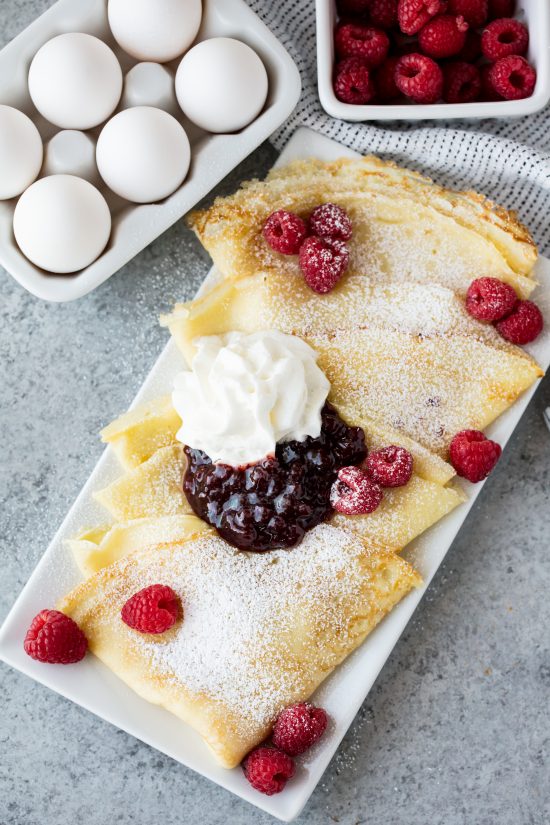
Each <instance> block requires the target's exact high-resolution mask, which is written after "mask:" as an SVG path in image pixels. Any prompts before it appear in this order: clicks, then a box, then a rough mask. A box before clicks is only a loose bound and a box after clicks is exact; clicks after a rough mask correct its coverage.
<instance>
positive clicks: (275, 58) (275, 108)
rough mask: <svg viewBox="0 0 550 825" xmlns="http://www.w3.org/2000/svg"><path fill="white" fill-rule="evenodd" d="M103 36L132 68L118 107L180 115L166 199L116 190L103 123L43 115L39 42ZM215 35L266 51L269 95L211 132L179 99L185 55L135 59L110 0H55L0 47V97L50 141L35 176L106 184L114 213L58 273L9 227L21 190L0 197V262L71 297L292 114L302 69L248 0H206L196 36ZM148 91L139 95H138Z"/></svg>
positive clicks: (40, 292)
mask: <svg viewBox="0 0 550 825" xmlns="http://www.w3.org/2000/svg"><path fill="white" fill-rule="evenodd" d="M77 31H78V32H86V33H88V34H92V35H94V36H96V37H99V38H100V39H101V40H103V41H104V42H105V43H107V45H108V46H110V48H111V49H112V50H113V51H114V53H115V54H116V56H117V58H118V60H119V62H120V64H121V67H122V71H123V74H124V76H125V78H126V75H128V73H130V76H129V78H128V83H127V84H126V83H125V86H124V91H123V96H122V99H121V102H120V104H119V106H118V108H117V109H116V110H115V113H113V114H116V112H119V111H121V110H122V109H124V108H128V107H129V106H134V105H157V106H158V107H159V108H162V109H164V110H165V111H168V112H169V113H170V114H172V115H173V116H175V117H176V118H177V120H178V121H179V122H180V123H181V124H182V126H183V127H184V129H185V131H186V133H187V135H188V137H189V141H190V144H191V167H190V170H189V173H188V175H187V177H186V179H185V181H184V182H183V184H182V185H181V186H180V187H179V189H177V190H176V191H175V192H174V193H173V194H172V195H170V196H169V197H168V198H166V199H165V200H163V201H161V202H158V203H154V204H146V205H137V204H134V203H130V202H129V201H125V200H123V199H122V198H120V197H119V196H118V195H115V194H114V193H113V192H111V191H110V190H109V189H108V187H107V186H106V185H105V184H104V183H103V181H102V180H101V178H100V177H99V174H98V171H97V167H96V165H95V158H94V149H95V143H96V141H97V138H98V136H99V133H100V132H101V129H102V127H103V125H104V124H101V126H98V127H97V128H95V129H91V130H89V131H87V132H80V133H73V134H72V135H71V134H70V133H67V132H65V133H64V134H60V133H61V132H63V131H64V130H60V129H58V128H57V127H55V126H53V125H52V124H51V123H49V122H48V121H46V120H45V119H44V118H43V117H42V116H41V115H40V114H39V113H38V112H37V110H36V108H35V107H34V106H33V104H32V101H31V99H30V95H29V91H28V85H27V76H28V70H29V66H30V64H31V62H32V59H33V57H34V55H35V54H36V52H37V51H38V49H39V48H40V47H41V46H42V45H43V44H44V43H46V42H47V41H48V40H50V39H51V38H53V37H55V36H56V35H59V34H63V33H65V32H77ZM212 37H235V38H237V39H239V40H242V41H244V42H246V43H247V44H248V45H249V46H251V47H252V48H253V49H254V50H255V51H256V52H257V53H258V55H259V56H260V58H261V60H262V62H263V63H264V66H265V67H266V70H267V73H268V78H269V91H268V97H267V101H266V103H265V106H264V108H263V110H262V112H261V113H260V114H259V116H258V117H257V118H256V119H255V120H254V121H253V122H252V123H250V124H249V125H248V126H246V127H245V128H244V129H242V130H240V131H239V132H236V133H232V134H212V133H208V132H205V131H203V130H201V129H199V128H198V127H197V126H195V125H194V124H192V123H190V121H189V120H188V119H187V118H185V116H184V115H183V113H182V111H181V109H180V108H179V107H178V106H177V103H176V101H175V94H174V91H173V80H174V76H175V72H176V69H177V66H178V65H179V62H180V60H181V57H180V58H178V59H176V60H174V61H172V62H170V63H166V64H163V65H162V67H161V66H160V65H159V66H158V68H153V67H150V68H149V69H145V70H144V69H143V67H139V68H138V69H135V71H134V72H132V70H133V69H134V67H135V66H136V64H138V63H139V62H140V61H138V60H136V59H134V58H132V57H131V56H130V55H128V54H126V52H124V51H123V50H122V49H121V48H120V47H119V46H118V45H117V43H116V42H115V40H114V38H113V36H112V34H111V31H110V28H109V24H108V20H107V0H59V2H57V3H56V4H55V5H54V6H52V7H51V8H50V9H49V10H48V11H47V12H46V13H45V14H44V15H42V17H40V18H38V19H37V20H36V21H35V22H34V23H32V24H31V25H30V26H29V27H28V28H27V29H26V30H25V31H23V32H22V33H21V34H20V35H19V36H18V37H17V38H16V39H15V40H13V41H12V42H11V43H10V44H9V45H8V46H6V47H5V48H4V49H3V50H2V51H1V52H0V103H3V104H6V105H9V106H13V107H15V108H16V109H19V110H21V111H23V112H24V113H25V114H27V115H28V116H29V117H30V118H31V120H32V121H33V122H34V123H35V125H36V126H37V128H38V130H39V132H40V135H41V137H42V140H43V143H44V165H43V167H42V171H41V173H40V176H39V177H44V176H45V175H47V174H52V173H60V172H64V173H70V174H78V175H80V176H81V177H83V178H85V179H87V180H89V181H90V182H91V183H93V184H94V185H95V186H97V188H98V189H99V190H100V192H101V193H102V194H103V196H104V197H105V199H106V200H107V203H108V205H109V209H110V211H111V215H112V232H111V237H110V240H109V243H108V244H107V247H106V248H105V250H104V252H103V253H102V255H101V256H100V257H99V258H98V259H97V260H95V261H94V262H93V263H92V264H91V265H90V266H88V267H87V268H86V269H83V270H81V271H80V272H78V273H75V274H73V275H61V276H59V275H52V274H49V273H46V272H45V271H44V270H42V269H39V268H38V267H35V266H34V265H33V264H32V263H31V262H30V261H29V260H27V259H26V258H25V257H24V255H23V254H22V252H21V251H20V249H19V248H18V246H17V244H16V242H15V238H14V235H13V229H12V224H13V213H14V209H15V205H16V203H17V199H16V198H14V199H12V200H8V201H0V264H1V265H2V266H3V267H4V268H5V269H6V270H7V271H8V272H9V273H10V274H11V275H12V276H13V277H14V278H15V279H16V280H17V281H19V283H20V284H21V285H22V286H24V287H25V288H26V289H27V290H28V291H29V292H31V293H33V294H34V295H36V296H38V297H40V298H43V299H45V300H51V301H70V300H73V299H75V298H78V297H81V296H82V295H85V294H86V293H88V292H90V291H91V290H92V289H94V288H95V287H96V286H98V285H99V284H101V283H103V282H104V281H105V280H107V278H109V277H110V276H111V275H113V274H114V273H115V272H116V271H117V270H118V269H120V268H121V267H122V266H123V265H124V264H125V263H127V262H128V261H129V260H130V259H131V258H133V257H134V256H135V255H136V254H137V253H138V252H140V251H141V250H142V249H144V248H145V247H146V246H147V245H148V244H149V243H151V242H152V241H153V240H154V239H155V238H157V237H158V236H159V235H160V234H161V233H162V232H164V231H165V230H166V229H168V227H170V226H171V225H172V224H173V223H175V222H176V221H177V220H178V219H179V218H181V217H182V216H183V215H184V214H185V213H186V212H187V211H188V210H189V209H190V208H191V207H192V206H194V204H196V203H197V201H199V200H200V199H201V198H202V197H204V195H206V194H207V192H208V191H210V189H212V188H213V187H214V186H215V185H216V184H217V183H218V182H219V181H220V180H221V179H222V178H223V177H225V175H227V174H228V173H229V172H230V171H231V169H233V168H234V167H235V166H236V165H237V164H238V163H240V161H241V160H243V159H244V158H245V157H246V156H247V155H248V154H249V153H250V152H251V151H253V149H254V148H256V146H258V145H259V144H260V143H261V142H262V141H263V140H265V139H266V138H267V137H269V135H270V134H271V133H272V132H273V131H274V130H275V129H276V128H277V127H278V126H279V125H280V124H281V123H282V122H283V121H284V120H285V119H286V118H287V117H288V115H289V114H290V112H291V111H292V109H293V108H294V106H295V104H296V102H297V100H298V97H299V93H300V79H299V75H298V72H297V69H296V67H295V65H294V63H293V62H292V60H291V58H290V57H289V55H288V54H287V52H286V51H285V49H284V48H283V47H282V46H281V44H280V43H279V42H278V41H277V40H276V38H275V37H274V36H273V35H272V34H271V32H270V31H269V30H268V29H267V28H266V27H265V26H264V24H263V23H262V22H261V21H260V20H259V18H258V17H257V16H256V15H255V14H254V13H253V12H252V11H251V10H250V9H249V8H248V7H247V6H246V4H245V3H244V2H243V0H203V18H202V24H201V28H200V31H199V34H198V36H197V38H196V40H195V41H194V44H196V43H198V42H200V41H202V40H206V39H208V38H212ZM142 101H143V102H142Z"/></svg>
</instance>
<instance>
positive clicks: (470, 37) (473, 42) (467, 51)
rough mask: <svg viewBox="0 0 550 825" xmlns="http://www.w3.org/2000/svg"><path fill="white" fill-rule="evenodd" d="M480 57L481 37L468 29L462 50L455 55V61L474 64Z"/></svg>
mask: <svg viewBox="0 0 550 825" xmlns="http://www.w3.org/2000/svg"><path fill="white" fill-rule="evenodd" d="M480 57H481V35H480V34H479V32H475V31H473V29H468V31H467V32H466V42H465V43H464V48H463V49H461V50H460V51H459V53H458V54H457V55H456V59H457V60H459V61H461V62H463V63H475V62H476V60H479V58H480Z"/></svg>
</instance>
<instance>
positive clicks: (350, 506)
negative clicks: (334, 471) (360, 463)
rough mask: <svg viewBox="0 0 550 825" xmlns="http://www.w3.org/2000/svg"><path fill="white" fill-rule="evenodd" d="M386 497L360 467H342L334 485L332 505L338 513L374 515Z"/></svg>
mask: <svg viewBox="0 0 550 825" xmlns="http://www.w3.org/2000/svg"><path fill="white" fill-rule="evenodd" d="M383 497H384V495H383V493H382V490H381V489H380V486H379V485H378V484H377V483H376V482H375V481H373V480H372V479H371V478H370V476H369V475H368V473H367V472H366V471H365V470H361V469H360V468H359V467H342V469H341V470H339V471H338V478H337V479H336V481H335V482H334V484H333V485H332V490H331V492H330V503H331V504H332V507H333V508H334V510H336V511H337V512H338V513H344V514H345V515H347V516H358V515H364V514H366V513H373V512H374V511H375V510H376V508H377V507H378V506H379V504H380V503H381V501H382V499H383Z"/></svg>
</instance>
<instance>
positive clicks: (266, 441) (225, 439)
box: [172, 330, 330, 467]
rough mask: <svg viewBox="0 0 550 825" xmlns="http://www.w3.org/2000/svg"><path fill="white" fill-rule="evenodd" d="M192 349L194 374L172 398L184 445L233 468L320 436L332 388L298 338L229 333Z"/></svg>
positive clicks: (182, 378)
mask: <svg viewBox="0 0 550 825" xmlns="http://www.w3.org/2000/svg"><path fill="white" fill-rule="evenodd" d="M194 345H195V356H194V358H193V362H192V364H191V369H190V370H185V371H184V372H181V373H179V375H177V376H176V378H175V380H174V392H173V394H172V401H173V404H174V408H175V409H176V411H177V413H178V415H179V416H180V417H181V420H182V426H181V428H180V430H179V431H178V433H177V438H178V440H179V441H181V442H182V443H183V444H186V445H187V446H189V447H193V448H195V449H198V450H203V451H204V452H205V453H207V455H208V456H210V458H211V459H212V461H214V462H217V463H223V464H230V465H232V466H234V467H238V466H241V465H243V464H253V463H255V462H257V461H261V459H262V458H265V457H266V456H267V455H273V453H274V452H275V445H276V444H277V443H278V442H279V441H291V440H293V439H296V440H297V441H303V440H304V439H305V438H306V437H307V436H313V437H317V436H318V435H319V434H320V432H321V409H322V407H323V405H324V403H325V401H326V398H327V395H328V392H329V389H330V384H329V382H328V380H327V378H326V377H325V375H324V373H323V372H322V371H321V369H320V368H319V367H318V366H317V354H316V353H315V351H314V350H313V349H311V347H310V346H308V344H306V343H305V342H304V341H302V340H301V338H297V337H295V336H293V335H286V334H284V333H282V332H278V331H276V330H268V331H264V332H255V333H252V334H250V335H248V334H246V333H242V332H230V333H228V334H226V335H211V336H206V337H204V338H198V339H196V341H194Z"/></svg>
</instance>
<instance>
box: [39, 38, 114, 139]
mask: <svg viewBox="0 0 550 825" xmlns="http://www.w3.org/2000/svg"><path fill="white" fill-rule="evenodd" d="M29 91H30V95H31V98H32V101H33V103H34V105H35V106H36V108H37V109H38V111H39V112H40V114H42V115H43V116H44V117H45V118H46V120H49V121H50V123H54V124H55V125H56V126H59V127H60V128H61V129H93V127H94V126H99V124H100V123H103V122H104V121H105V120H107V118H108V117H110V115H112V113H113V112H114V110H115V109H116V107H117V105H118V102H119V100H120V95H121V94H122V69H121V68H120V64H119V62H118V60H117V59H116V57H115V54H114V52H113V51H112V50H111V49H110V48H109V47H108V46H107V45H106V44H105V43H103V41H102V40H99V39H98V38H97V37H92V35H90V34H82V33H80V32H70V33H69V34H60V35H59V36H58V37H54V38H53V40H49V41H48V42H47V43H45V44H44V45H43V46H42V48H41V49H39V51H38V52H37V53H36V55H35V56H34V59H33V61H32V63H31V67H30V69H29Z"/></svg>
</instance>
